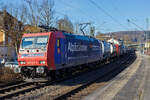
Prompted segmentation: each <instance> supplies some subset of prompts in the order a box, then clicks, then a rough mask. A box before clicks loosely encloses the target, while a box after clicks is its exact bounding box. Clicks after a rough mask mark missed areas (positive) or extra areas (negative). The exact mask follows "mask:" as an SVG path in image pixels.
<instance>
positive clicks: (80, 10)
mask: <svg viewBox="0 0 150 100" xmlns="http://www.w3.org/2000/svg"><path fill="white" fill-rule="evenodd" d="M60 1H61V2H62V3H63V4H65V5H66V6H67V7H70V8H72V7H74V8H76V9H79V10H78V11H79V12H81V13H82V14H83V15H84V16H86V17H88V18H89V19H92V20H95V18H94V17H93V16H91V15H87V14H86V13H85V12H84V11H83V10H82V9H80V8H79V7H76V6H72V5H70V4H68V3H66V2H64V1H62V0H60ZM89 16H91V17H89Z"/></svg>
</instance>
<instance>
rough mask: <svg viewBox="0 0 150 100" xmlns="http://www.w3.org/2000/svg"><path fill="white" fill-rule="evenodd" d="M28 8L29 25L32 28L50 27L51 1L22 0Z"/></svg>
mask: <svg viewBox="0 0 150 100" xmlns="http://www.w3.org/2000/svg"><path fill="white" fill-rule="evenodd" d="M24 1H25V2H26V4H27V6H28V19H29V24H30V25H33V26H38V25H44V26H48V27H50V26H52V25H53V23H54V1H53V0H41V1H40V2H39V1H38V0H24Z"/></svg>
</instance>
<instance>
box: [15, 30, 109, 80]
mask: <svg viewBox="0 0 150 100" xmlns="http://www.w3.org/2000/svg"><path fill="white" fill-rule="evenodd" d="M107 48H109V47H107ZM108 52H109V50H108ZM108 52H107V53H108ZM102 53H103V51H102V46H101V44H100V43H99V41H98V40H97V39H95V38H93V37H89V36H82V35H74V34H69V33H66V32H59V31H57V32H46V33H28V34H24V35H23V37H22V40H21V45H20V49H19V53H18V62H19V68H17V69H15V72H18V73H21V74H22V75H23V76H24V77H25V78H32V79H35V78H44V79H48V80H51V79H52V78H54V77H55V76H56V74H58V73H59V74H61V73H62V72H68V71H69V69H72V68H74V67H76V66H81V65H83V64H89V63H93V62H100V61H101V60H102V59H103V54H102Z"/></svg>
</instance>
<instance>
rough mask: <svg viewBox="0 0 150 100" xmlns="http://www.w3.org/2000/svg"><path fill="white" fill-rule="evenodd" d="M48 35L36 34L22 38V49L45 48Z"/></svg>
mask: <svg viewBox="0 0 150 100" xmlns="http://www.w3.org/2000/svg"><path fill="white" fill-rule="evenodd" d="M48 37H49V36H36V37H24V38H22V44H21V48H22V49H27V48H28V49H30V48H31V49H32V48H39V49H40V48H46V46H47V43H48Z"/></svg>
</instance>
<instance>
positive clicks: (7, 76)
mask: <svg viewBox="0 0 150 100" xmlns="http://www.w3.org/2000/svg"><path fill="white" fill-rule="evenodd" d="M17 80H21V75H20V74H16V73H14V71H13V70H12V69H10V68H6V67H1V68H0V83H3V82H12V81H17Z"/></svg>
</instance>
